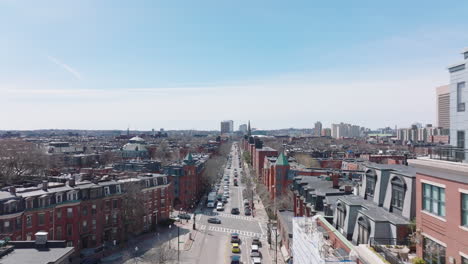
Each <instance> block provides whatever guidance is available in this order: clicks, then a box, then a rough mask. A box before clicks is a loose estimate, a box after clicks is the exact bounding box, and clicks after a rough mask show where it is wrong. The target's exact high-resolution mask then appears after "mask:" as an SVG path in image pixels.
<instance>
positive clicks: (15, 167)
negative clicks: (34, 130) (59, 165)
mask: <svg viewBox="0 0 468 264" xmlns="http://www.w3.org/2000/svg"><path fill="white" fill-rule="evenodd" d="M45 167H46V154H45V153H44V152H43V151H41V149H40V148H39V147H37V146H36V145H34V144H32V143H29V142H26V141H23V140H15V139H7V140H0V179H1V183H2V184H12V183H15V182H19V181H21V180H22V177H23V176H26V175H34V176H43V175H44V169H45Z"/></svg>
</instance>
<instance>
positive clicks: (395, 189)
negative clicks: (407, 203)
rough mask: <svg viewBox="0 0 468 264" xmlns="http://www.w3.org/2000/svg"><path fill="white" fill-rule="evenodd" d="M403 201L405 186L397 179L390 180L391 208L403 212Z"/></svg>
mask: <svg viewBox="0 0 468 264" xmlns="http://www.w3.org/2000/svg"><path fill="white" fill-rule="evenodd" d="M404 199H405V184H404V183H403V181H402V180H401V179H400V178H399V177H395V178H393V179H392V208H396V209H398V210H403V201H404Z"/></svg>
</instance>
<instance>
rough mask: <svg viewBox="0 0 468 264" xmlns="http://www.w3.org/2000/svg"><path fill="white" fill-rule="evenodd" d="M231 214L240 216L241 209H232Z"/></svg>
mask: <svg viewBox="0 0 468 264" xmlns="http://www.w3.org/2000/svg"><path fill="white" fill-rule="evenodd" d="M231 214H233V215H238V214H240V211H239V208H232V209H231Z"/></svg>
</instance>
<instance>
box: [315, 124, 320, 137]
mask: <svg viewBox="0 0 468 264" xmlns="http://www.w3.org/2000/svg"><path fill="white" fill-rule="evenodd" d="M321 135H322V123H321V122H320V121H317V122H316V123H315V127H314V136H316V137H320V136H321Z"/></svg>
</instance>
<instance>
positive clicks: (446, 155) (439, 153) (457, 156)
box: [429, 146, 468, 162]
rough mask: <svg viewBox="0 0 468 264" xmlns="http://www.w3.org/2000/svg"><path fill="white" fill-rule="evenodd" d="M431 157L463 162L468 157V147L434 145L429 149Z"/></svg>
mask: <svg viewBox="0 0 468 264" xmlns="http://www.w3.org/2000/svg"><path fill="white" fill-rule="evenodd" d="M429 156H430V158H431V159H438V160H447V161H455V162H463V161H464V160H465V159H466V158H467V157H468V149H464V148H457V147H453V146H443V147H434V148H432V149H430V152H429Z"/></svg>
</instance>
